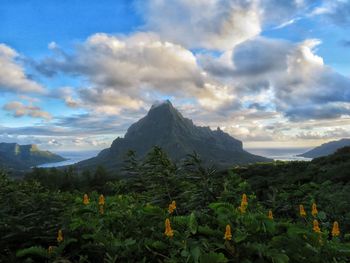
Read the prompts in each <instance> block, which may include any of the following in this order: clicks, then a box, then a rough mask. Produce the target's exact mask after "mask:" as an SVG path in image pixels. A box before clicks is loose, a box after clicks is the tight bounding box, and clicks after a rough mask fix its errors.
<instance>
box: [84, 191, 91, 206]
mask: <svg viewBox="0 0 350 263" xmlns="http://www.w3.org/2000/svg"><path fill="white" fill-rule="evenodd" d="M89 203H90V200H89V196H88V195H87V194H84V198H83V204H84V205H88V204H89Z"/></svg>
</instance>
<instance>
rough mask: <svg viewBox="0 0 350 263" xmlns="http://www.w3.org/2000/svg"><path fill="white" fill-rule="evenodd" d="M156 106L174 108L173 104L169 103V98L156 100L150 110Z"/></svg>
mask: <svg viewBox="0 0 350 263" xmlns="http://www.w3.org/2000/svg"><path fill="white" fill-rule="evenodd" d="M158 107H169V108H174V107H173V104H171V102H170V100H162V101H156V102H155V103H153V105H152V107H151V109H150V110H152V109H155V108H158Z"/></svg>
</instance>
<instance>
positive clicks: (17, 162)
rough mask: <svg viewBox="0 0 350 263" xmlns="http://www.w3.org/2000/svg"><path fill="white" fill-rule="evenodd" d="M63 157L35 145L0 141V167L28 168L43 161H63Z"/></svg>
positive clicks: (11, 168)
mask: <svg viewBox="0 0 350 263" xmlns="http://www.w3.org/2000/svg"><path fill="white" fill-rule="evenodd" d="M64 160H65V159H64V158H63V157H61V156H59V155H57V154H54V153H51V152H49V151H41V150H39V149H38V147H37V146H36V145H33V144H29V145H19V144H17V143H0V168H6V169H10V170H16V171H19V170H28V169H30V167H33V166H37V165H40V164H44V163H53V162H60V161H64Z"/></svg>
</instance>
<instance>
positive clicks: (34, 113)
mask: <svg viewBox="0 0 350 263" xmlns="http://www.w3.org/2000/svg"><path fill="white" fill-rule="evenodd" d="M3 109H4V110H5V111H8V112H10V113H11V114H12V115H13V116H14V117H16V118H19V117H23V116H30V117H32V118H40V119H44V120H47V121H48V120H51V119H52V116H51V114H50V113H48V112H46V111H43V110H41V108H40V107H37V106H33V105H25V104H23V103H22V102H19V101H12V102H8V103H6V104H5V105H4V106H3Z"/></svg>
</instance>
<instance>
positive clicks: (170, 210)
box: [168, 201, 176, 214]
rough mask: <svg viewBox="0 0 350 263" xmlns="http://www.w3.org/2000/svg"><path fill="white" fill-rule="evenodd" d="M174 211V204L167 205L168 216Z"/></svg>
mask: <svg viewBox="0 0 350 263" xmlns="http://www.w3.org/2000/svg"><path fill="white" fill-rule="evenodd" d="M175 209H176V202H175V201H172V202H171V204H169V208H168V211H169V214H172V213H173V212H174V210H175Z"/></svg>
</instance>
